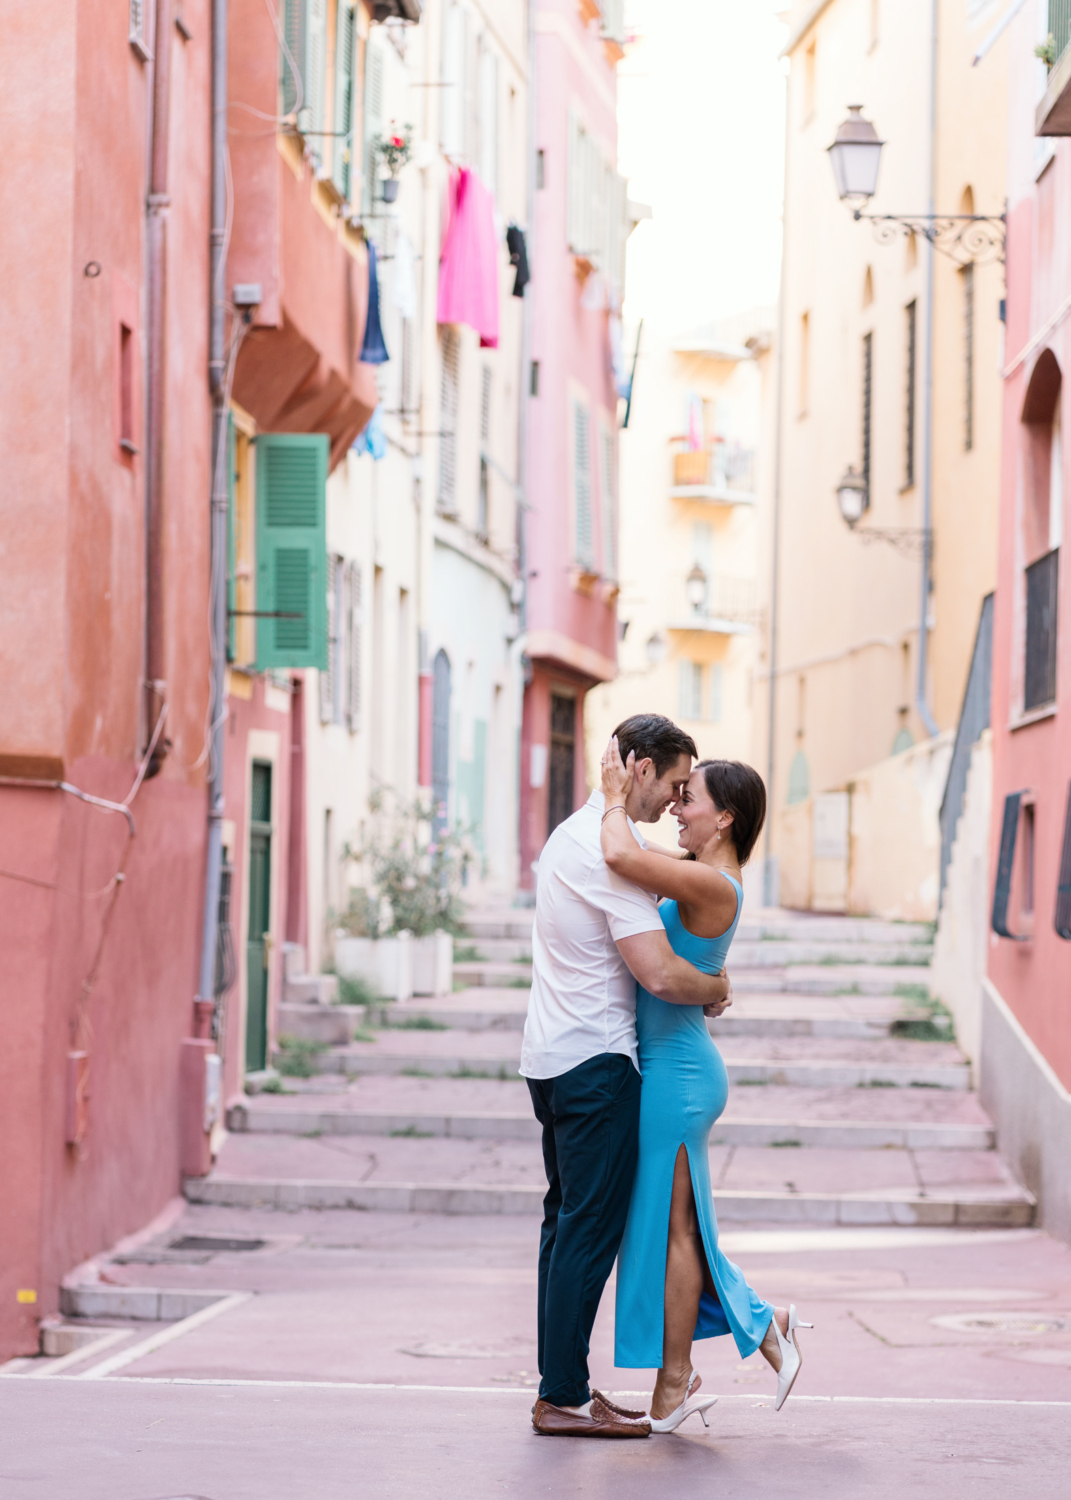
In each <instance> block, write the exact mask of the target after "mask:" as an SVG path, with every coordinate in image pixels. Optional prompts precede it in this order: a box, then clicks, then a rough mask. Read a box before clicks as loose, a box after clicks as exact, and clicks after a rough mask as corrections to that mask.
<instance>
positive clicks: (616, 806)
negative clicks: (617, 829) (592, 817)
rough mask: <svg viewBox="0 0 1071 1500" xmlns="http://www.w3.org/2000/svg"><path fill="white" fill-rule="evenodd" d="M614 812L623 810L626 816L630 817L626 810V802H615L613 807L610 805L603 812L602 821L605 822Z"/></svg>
mask: <svg viewBox="0 0 1071 1500" xmlns="http://www.w3.org/2000/svg"><path fill="white" fill-rule="evenodd" d="M612 812H623V813H625V816H626V817H628V813H627V812H626V810H625V804H624V803H623V802H615V803H614V805H613V807H608V808H607V809H606V811H605V812H604V813H603V815H602V817H601V818H600V819H599V821H600V823H605V822H606V819H607V818H608V817H609V816H610V814H611V813H612Z"/></svg>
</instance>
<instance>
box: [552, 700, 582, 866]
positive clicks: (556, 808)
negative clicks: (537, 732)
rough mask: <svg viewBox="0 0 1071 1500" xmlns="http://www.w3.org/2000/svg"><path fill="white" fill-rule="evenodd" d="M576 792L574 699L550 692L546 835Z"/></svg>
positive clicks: (563, 816)
mask: <svg viewBox="0 0 1071 1500" xmlns="http://www.w3.org/2000/svg"><path fill="white" fill-rule="evenodd" d="M575 795H576V699H575V698H573V697H569V696H567V695H566V694H565V693H564V692H558V693H551V695H550V787H549V794H548V796H547V837H548V838H549V837H550V835H551V834H552V833H553V832H554V830H555V828H557V826H558V824H559V823H564V822H565V820H566V818H568V817H569V816H570V815H571V813H572V811H573V804H574V799H575Z"/></svg>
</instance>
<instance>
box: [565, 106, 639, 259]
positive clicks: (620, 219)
mask: <svg viewBox="0 0 1071 1500" xmlns="http://www.w3.org/2000/svg"><path fill="white" fill-rule="evenodd" d="M626 196H627V195H626V191H625V179H624V178H623V177H621V176H620V175H619V174H618V172H617V170H616V167H615V165H614V163H613V162H612V161H611V160H610V159H609V157H608V156H606V155H605V154H604V153H603V151H602V149H601V147H600V146H599V144H598V142H597V141H596V140H595V138H594V136H593V135H591V134H590V132H589V131H588V130H587V128H586V126H585V125H584V124H583V122H582V121H581V119H580V117H579V115H578V114H577V113H576V112H575V111H572V112H570V115H569V165H568V194H567V198H566V224H565V234H566V240H567V242H568V245H569V249H570V251H571V252H572V253H573V255H575V256H578V257H580V258H582V259H584V260H587V261H589V262H590V263H591V265H592V266H594V267H595V269H596V270H597V271H601V272H602V274H603V275H604V276H605V277H606V279H607V281H608V282H610V284H611V286H612V287H617V288H620V287H621V286H622V285H623V283H624V266H625V261H624V257H625V211H626Z"/></svg>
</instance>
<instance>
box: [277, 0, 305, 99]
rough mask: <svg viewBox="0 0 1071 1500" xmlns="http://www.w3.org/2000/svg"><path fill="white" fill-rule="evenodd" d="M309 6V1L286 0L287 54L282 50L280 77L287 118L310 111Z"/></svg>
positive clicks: (284, 21)
mask: <svg viewBox="0 0 1071 1500" xmlns="http://www.w3.org/2000/svg"><path fill="white" fill-rule="evenodd" d="M307 4H308V0H286V14H285V17H284V20H283V35H284V36H285V38H286V50H284V49H283V48H282V47H280V48H279V77H280V79H281V82H282V95H283V114H284V115H292V114H293V113H294V111H295V110H296V109H299V108H301V109H307V108H308V104H309V101H308V99H307V98H306V97H305V78H306V75H307V73H308V60H307V57H306V42H307V38H308V25H307V20H306V7H307ZM287 52H289V53H290V56H289V58H288V57H287V55H286V54H287ZM295 71H296V72H297V74H298V77H297V78H295V76H294V74H295ZM299 79H300V82H299Z"/></svg>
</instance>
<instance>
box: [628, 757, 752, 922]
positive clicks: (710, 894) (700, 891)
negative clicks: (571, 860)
mask: <svg viewBox="0 0 1071 1500" xmlns="http://www.w3.org/2000/svg"><path fill="white" fill-rule="evenodd" d="M634 761H635V757H634V756H633V755H632V754H630V755H629V758H628V764H627V765H626V764H623V763H622V761H621V756H620V754H619V752H618V749H617V746H616V745H615V744H614V742H613V741H612V740H611V742H610V745H609V746H608V748H607V752H606V754H605V755H604V756H603V762H602V789H603V792H604V793H605V796H606V813H607V815H606V816H605V817H604V818H603V821H602V853H603V858H604V859H605V860H606V863H607V866H608V867H609V868H610V869H611V870H613V872H614V874H615V875H622V876H624V878H625V879H626V880H631V881H632V882H633V884H634V885H638V886H642V887H643V889H644V890H645V891H653V892H654V894H655V895H656V896H669V897H672V899H673V900H675V901H683V902H684V903H685V905H686V906H696V905H701V906H703V907H704V908H706V909H707V910H708V911H709V912H710V913H711V915H712V916H715V915H716V916H717V917H721V916H724V918H725V925H726V927H728V926H729V924H730V923H731V922H732V920H733V917H734V916H735V915H736V905H737V901H736V891H735V889H734V887H733V885H732V884H731V882H730V881H728V880H726V879H725V877H724V876H723V875H721V874H719V872H718V871H716V870H712V869H711V868H710V866H709V865H700V864H696V863H695V862H694V861H693V860H686V859H679V858H678V859H674V860H669V859H666V858H665V853H666V852H667V851H664V850H663V851H660V852H658V853H655V852H654V851H653V850H650V849H641V848H640V846H639V844H638V843H637V842H636V840H635V838H634V837H633V836H632V832H631V830H630V829H629V826H628V819H627V817H626V816H625V813H624V811H623V810H622V811H621V812H611V811H610V809H611V808H614V807H620V808H622V809H623V808H624V804H625V798H626V797H627V796H628V793H629V791H630V790H631V788H632V780H633V766H634Z"/></svg>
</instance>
